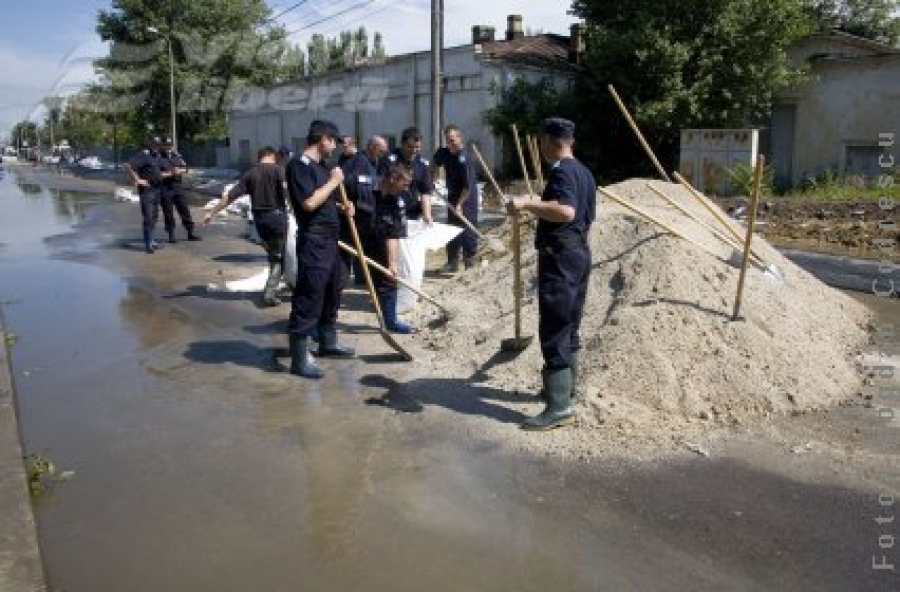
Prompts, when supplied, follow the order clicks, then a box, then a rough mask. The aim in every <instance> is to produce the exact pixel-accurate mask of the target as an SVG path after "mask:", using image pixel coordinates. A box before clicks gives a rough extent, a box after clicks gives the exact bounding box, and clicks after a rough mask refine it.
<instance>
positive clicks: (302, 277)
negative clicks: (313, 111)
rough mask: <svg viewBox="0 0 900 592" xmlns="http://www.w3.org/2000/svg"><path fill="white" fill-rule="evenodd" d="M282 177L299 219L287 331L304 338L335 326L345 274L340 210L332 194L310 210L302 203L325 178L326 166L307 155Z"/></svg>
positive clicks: (326, 180) (326, 176)
mask: <svg viewBox="0 0 900 592" xmlns="http://www.w3.org/2000/svg"><path fill="white" fill-rule="evenodd" d="M286 177H287V185H288V193H289V195H290V199H291V207H292V208H293V210H294V216H295V217H296V218H297V281H296V282H295V284H294V293H293V298H292V300H291V315H290V317H289V319H288V331H289V332H290V333H295V334H297V335H300V336H303V337H310V336H313V335H315V334H316V328H317V326H319V328H320V329H321V328H322V327H328V328H330V327H333V326H334V324H335V322H336V321H337V313H338V306H339V305H340V300H341V292H342V291H343V289H344V279H345V277H344V275H345V274H344V273H343V269H342V265H341V261H340V258H339V257H338V246H337V240H338V233H339V231H340V223H339V215H340V214H339V212H338V207H337V204H336V202H335V196H334V195H332V196H330V197H329V198H328V199H327V200H325V202H324V203H323V204H322V205H320V206H319V207H318V208H316V209H315V210H313V211H312V212H308V211H306V210H304V209H303V207H302V203H303V201H304V200H306V198H308V197H309V196H311V195H312V194H313V193H314V192H315V191H316V189H318V188H319V187H322V186H323V185H325V183H327V182H328V179H329V173H328V170H326V169H325V167H324V166H322V164H321V163H319V162H316V161H314V160H312V159H310V158H309V157H308V156H306V155H305V154H301V155H299V156H295V157H294V158H292V159H291V161H290V162H289V163H288V164H287V168H286Z"/></svg>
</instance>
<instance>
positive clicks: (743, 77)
mask: <svg viewBox="0 0 900 592" xmlns="http://www.w3.org/2000/svg"><path fill="white" fill-rule="evenodd" d="M572 10H573V13H574V14H576V15H577V16H579V17H582V18H583V19H585V21H586V24H587V27H588V29H587V37H586V42H587V43H586V51H587V55H586V59H585V62H584V63H585V70H586V71H585V75H584V76H580V77H579V83H578V86H577V88H576V92H575V100H576V108H577V110H578V112H579V113H580V116H581V120H580V121H579V127H580V128H581V130H582V131H581V132H580V133H578V136H579V137H581V138H583V139H587V138H590V139H591V142H582V143H581V146H580V148H581V149H582V150H583V154H584V155H585V156H586V158H587V160H588V161H590V162H591V163H592V164H594V165H595V166H597V165H599V164H600V163H602V164H603V166H602V169H601V170H602V171H603V172H604V174H606V175H607V176H610V177H613V178H621V177H623V176H632V175H635V174H649V173H652V170H653V169H652V167H651V166H650V164H649V163H648V162H647V158H646V157H645V156H643V154H642V153H641V150H640V147H639V145H638V143H637V141H636V140H635V138H634V136H633V134H632V132H631V130H630V129H629V128H628V126H627V125H626V124H625V122H624V121H623V118H622V116H621V115H620V113H619V112H618V110H617V108H616V106H615V104H614V103H613V102H612V100H611V98H610V95H609V93H608V91H607V85H608V84H613V85H614V86H615V88H616V90H617V91H618V93H619V95H620V96H621V97H622V99H623V101H624V102H625V104H626V105H627V106H628V108H629V110H630V111H631V112H632V114H633V115H634V117H635V119H636V120H637V122H638V125H639V126H640V127H641V128H642V130H643V131H644V132H645V135H646V136H647V137H648V140H649V141H650V143H651V144H653V145H654V147H655V148H657V150H658V155H659V156H660V158H661V160H662V161H663V164H664V166H666V167H667V168H669V169H671V168H673V165H674V162H675V157H676V154H677V146H678V140H679V134H680V130H681V129H682V128H689V127H741V126H745V125H747V124H751V123H756V122H759V121H763V120H765V119H766V117H767V115H768V113H769V110H770V108H771V104H772V101H773V97H774V95H775V93H777V92H778V91H779V90H782V89H784V88H786V87H788V86H790V85H793V84H795V83H796V82H798V81H799V80H800V79H801V77H802V73H801V72H799V71H797V70H794V69H792V68H791V67H790V66H789V65H788V63H787V61H786V50H787V48H788V47H789V46H790V45H791V44H793V43H794V42H796V41H797V40H798V39H800V38H801V37H803V36H804V35H806V34H808V33H809V32H810V31H811V30H812V26H811V22H810V18H809V14H808V13H807V12H806V11H805V9H804V6H803V5H802V4H801V0H574V4H573V8H572Z"/></svg>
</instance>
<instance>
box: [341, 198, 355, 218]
mask: <svg viewBox="0 0 900 592" xmlns="http://www.w3.org/2000/svg"><path fill="white" fill-rule="evenodd" d="M343 210H344V215H345V216H350V217H351V218H352V217H354V216H355V215H356V208H355V207H353V202H352V201H349V200H348V201H347V205H345V206H343Z"/></svg>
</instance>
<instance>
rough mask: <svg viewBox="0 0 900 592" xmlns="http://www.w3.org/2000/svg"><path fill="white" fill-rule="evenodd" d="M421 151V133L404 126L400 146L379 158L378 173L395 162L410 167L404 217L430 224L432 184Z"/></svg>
mask: <svg viewBox="0 0 900 592" xmlns="http://www.w3.org/2000/svg"><path fill="white" fill-rule="evenodd" d="M421 152H422V133H421V132H420V131H419V129H418V128H415V127H409V128H406V129H405V130H403V134H401V136H400V146H399V147H397V148H395V149H394V151H393V152H391V153H390V154H388V155H387V156H385V157H384V158H382V159H381V163H380V165H379V167H378V174H379V175H384V173H385V171H387V169H388V168H389V167H390V166H391V165H392V164H394V163H397V162H400V163H403V164H405V165H406V166H408V167H409V168H410V169H412V172H413V180H412V183H411V184H410V186H409V189H408V190H407V191H406V192H404V194H403V202H404V203H405V204H406V219H407V220H422V221H423V222H425V223H426V224H431V222H432V217H431V196H432V194H433V193H434V186H433V185H432V182H431V171H430V170H429V163H428V161H427V160H425V159H424V158H422V154H421Z"/></svg>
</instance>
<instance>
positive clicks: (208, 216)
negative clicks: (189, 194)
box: [203, 212, 213, 226]
mask: <svg viewBox="0 0 900 592" xmlns="http://www.w3.org/2000/svg"><path fill="white" fill-rule="evenodd" d="M212 217H213V213H212V212H207V213H206V215H204V216H203V225H204V226H209V222H210V220H212Z"/></svg>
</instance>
